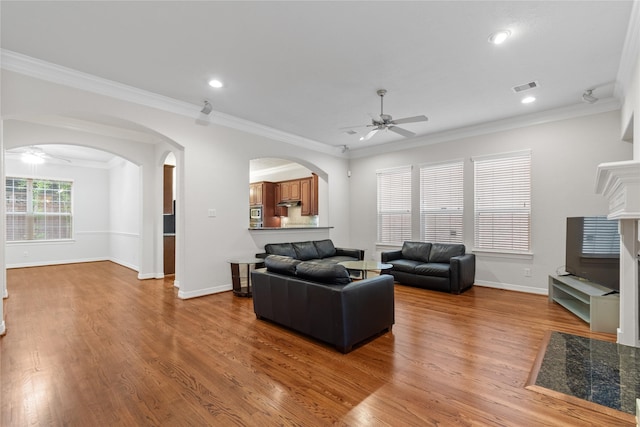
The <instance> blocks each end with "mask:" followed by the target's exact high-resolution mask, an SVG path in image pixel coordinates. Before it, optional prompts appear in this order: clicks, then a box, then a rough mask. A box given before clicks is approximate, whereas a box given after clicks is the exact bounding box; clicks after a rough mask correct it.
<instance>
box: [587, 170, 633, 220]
mask: <svg viewBox="0 0 640 427" xmlns="http://www.w3.org/2000/svg"><path fill="white" fill-rule="evenodd" d="M596 193H598V194H602V195H603V196H605V197H606V198H607V199H608V200H609V215H608V217H609V219H640V161H636V160H629V161H624V162H613V163H601V164H600V165H598V174H597V176H596Z"/></svg>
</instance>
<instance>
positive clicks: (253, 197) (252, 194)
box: [249, 182, 262, 206]
mask: <svg viewBox="0 0 640 427" xmlns="http://www.w3.org/2000/svg"><path fill="white" fill-rule="evenodd" d="M261 204H262V182H256V183H254V184H249V206H253V205H261Z"/></svg>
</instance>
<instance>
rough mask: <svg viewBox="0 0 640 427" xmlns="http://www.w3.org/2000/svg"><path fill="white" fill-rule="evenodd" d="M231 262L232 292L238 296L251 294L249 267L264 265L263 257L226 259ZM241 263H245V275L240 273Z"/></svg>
mask: <svg viewBox="0 0 640 427" xmlns="http://www.w3.org/2000/svg"><path fill="white" fill-rule="evenodd" d="M227 262H228V263H229V264H231V283H232V284H233V294H234V295H236V296H239V297H250V296H251V269H252V268H253V269H255V268H259V267H263V266H264V259H261V258H250V257H249V258H236V259H230V260H227ZM241 265H246V271H247V275H246V277H245V276H243V275H242V270H241V269H240V266H241Z"/></svg>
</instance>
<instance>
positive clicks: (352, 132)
mask: <svg viewBox="0 0 640 427" xmlns="http://www.w3.org/2000/svg"><path fill="white" fill-rule="evenodd" d="M347 133H348V134H349V135H355V134H356V133H358V132H356V131H355V130H348V131H347Z"/></svg>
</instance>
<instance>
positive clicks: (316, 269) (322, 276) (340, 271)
mask: <svg viewBox="0 0 640 427" xmlns="http://www.w3.org/2000/svg"><path fill="white" fill-rule="evenodd" d="M296 275H297V276H298V277H299V278H301V279H305V280H311V281H313V282H321V283H331V284H336V285H346V284H347V283H350V282H351V278H350V277H349V272H348V271H347V269H346V268H344V266H342V265H340V264H319V263H315V262H301V263H300V264H298V265H297V266H296Z"/></svg>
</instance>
